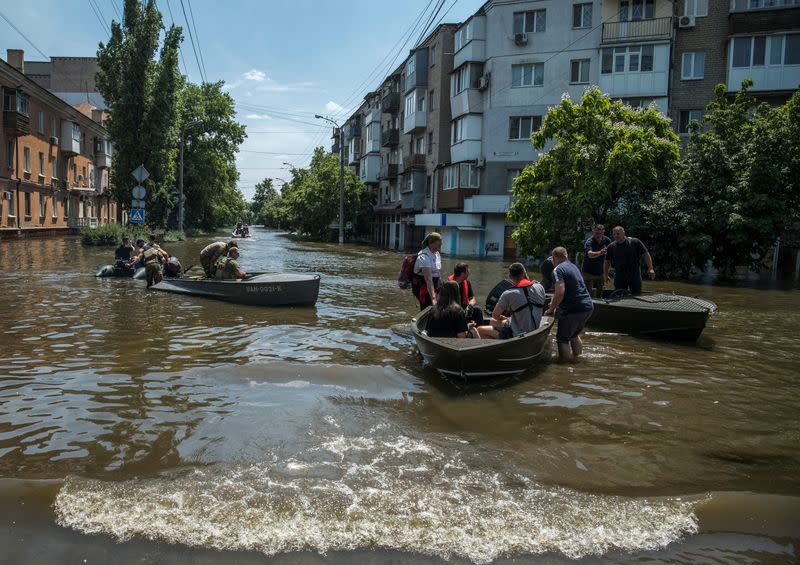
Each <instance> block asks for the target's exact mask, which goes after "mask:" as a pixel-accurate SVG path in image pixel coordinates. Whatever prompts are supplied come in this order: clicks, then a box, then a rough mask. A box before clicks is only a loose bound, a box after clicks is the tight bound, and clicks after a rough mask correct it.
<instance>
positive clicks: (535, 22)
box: [514, 10, 546, 34]
mask: <svg viewBox="0 0 800 565" xmlns="http://www.w3.org/2000/svg"><path fill="white" fill-rule="evenodd" d="M545 27H546V10H530V11H528V12H515V13H514V33H515V34H516V33H541V32H543V31H544V30H545Z"/></svg>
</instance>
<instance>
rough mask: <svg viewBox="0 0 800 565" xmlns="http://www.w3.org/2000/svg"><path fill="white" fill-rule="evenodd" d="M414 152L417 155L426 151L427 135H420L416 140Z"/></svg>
mask: <svg viewBox="0 0 800 565" xmlns="http://www.w3.org/2000/svg"><path fill="white" fill-rule="evenodd" d="M414 153H416V154H417V155H422V154H424V153H425V137H418V138H416V139H415V140H414Z"/></svg>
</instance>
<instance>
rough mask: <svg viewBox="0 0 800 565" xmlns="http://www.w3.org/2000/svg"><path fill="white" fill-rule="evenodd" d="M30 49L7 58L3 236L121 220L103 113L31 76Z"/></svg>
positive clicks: (1, 66) (2, 83)
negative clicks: (111, 189) (76, 102)
mask: <svg viewBox="0 0 800 565" xmlns="http://www.w3.org/2000/svg"><path fill="white" fill-rule="evenodd" d="M24 70H25V69H24V62H23V53H22V51H18V50H9V53H8V62H4V61H0V88H1V89H2V94H3V123H2V129H1V130H0V147H2V154H3V158H2V166H1V167H0V190H2V199H0V204H1V205H2V209H0V218H2V221H1V222H0V234H2V233H5V234H20V233H23V232H27V233H49V232H58V231H61V232H63V231H68V230H70V229H77V228H79V227H82V226H87V225H96V224H99V223H107V222H115V221H116V214H117V209H116V203H115V202H114V200H113V199H112V198H111V196H110V192H109V190H108V172H109V168H110V166H111V151H112V150H111V144H110V143H109V140H108V134H107V132H106V130H105V128H104V127H103V125H102V112H101V111H99V110H97V109H94V108H92V107H91V106H88V105H86V106H84V107H82V108H81V109H78V108H74V107H72V106H70V105H69V104H67V103H65V102H64V101H63V100H61V99H60V98H58V97H57V96H55V95H54V94H53V93H51V92H50V91H48V90H47V89H45V88H43V87H41V86H40V85H39V84H37V83H36V82H35V81H33V80H31V79H30V78H29V77H27V76H26V75H25V74H24Z"/></svg>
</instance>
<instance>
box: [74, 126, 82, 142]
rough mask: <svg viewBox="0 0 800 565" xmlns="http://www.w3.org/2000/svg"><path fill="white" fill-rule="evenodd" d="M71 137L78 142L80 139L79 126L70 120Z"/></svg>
mask: <svg viewBox="0 0 800 565" xmlns="http://www.w3.org/2000/svg"><path fill="white" fill-rule="evenodd" d="M72 139H74V140H75V141H77V142H78V143H80V141H81V126H79V125H78V124H76V123H75V122H72Z"/></svg>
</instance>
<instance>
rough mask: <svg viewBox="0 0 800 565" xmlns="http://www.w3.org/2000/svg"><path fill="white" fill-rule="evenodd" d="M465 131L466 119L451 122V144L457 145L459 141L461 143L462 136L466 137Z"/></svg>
mask: <svg viewBox="0 0 800 565" xmlns="http://www.w3.org/2000/svg"><path fill="white" fill-rule="evenodd" d="M466 129H467V121H466V117H461V118H458V119H457V120H454V121H453V135H452V139H453V143H458V142H459V141H462V140H463V139H464V136H465V135H466Z"/></svg>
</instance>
